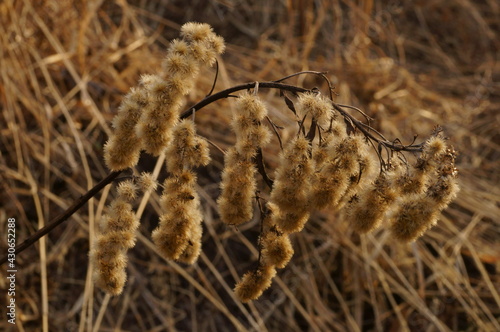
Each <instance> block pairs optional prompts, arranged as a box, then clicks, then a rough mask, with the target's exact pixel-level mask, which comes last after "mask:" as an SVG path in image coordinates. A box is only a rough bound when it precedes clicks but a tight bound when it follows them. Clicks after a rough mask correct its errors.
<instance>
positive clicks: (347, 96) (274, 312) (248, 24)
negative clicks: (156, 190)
mask: <svg viewBox="0 0 500 332" xmlns="http://www.w3.org/2000/svg"><path fill="white" fill-rule="evenodd" d="M0 18H1V20H0V43H1V44H0V61H1V62H0V107H1V109H2V116H1V120H0V130H1V136H0V139H1V143H0V149H1V150H0V152H1V153H0V176H1V185H2V190H1V193H0V202H1V203H0V204H1V205H0V227H1V228H0V229H2V231H1V232H0V233H1V234H4V231H3V230H6V229H7V219H8V218H16V220H17V234H16V235H17V241H18V242H17V243H18V244H20V243H21V241H22V240H24V239H25V238H27V237H28V236H29V235H30V234H32V233H34V232H35V231H36V229H37V228H39V227H41V226H43V225H44V224H46V223H48V221H49V220H50V219H52V218H54V217H55V216H57V215H58V214H60V213H61V212H63V211H64V210H65V209H66V208H67V207H68V206H69V205H71V204H72V202H73V201H74V200H76V199H78V198H79V197H80V196H81V195H83V194H84V193H85V192H87V190H88V189H90V188H92V187H93V186H94V185H95V184H96V183H98V182H99V181H100V180H101V179H103V178H104V177H105V176H106V175H107V174H108V170H107V169H106V166H105V165H104V163H103V158H102V147H103V144H104V142H105V141H106V139H107V137H108V135H109V134H110V132H111V130H110V123H111V120H112V118H113V116H114V115H115V114H116V111H117V107H118V105H119V103H120V101H121V99H122V96H123V95H124V94H126V93H127V91H128V89H129V88H130V87H131V86H134V85H136V84H137V80H138V78H139V77H140V75H141V74H146V73H154V72H157V71H158V70H159V68H160V62H161V59H162V57H163V55H164V52H165V50H166V48H167V47H168V43H169V41H170V40H171V39H173V38H176V37H177V36H178V33H179V27H180V26H181V25H182V24H183V23H185V22H187V21H192V20H195V21H199V22H206V23H209V24H211V25H212V26H213V28H214V30H215V31H216V32H217V33H218V34H219V35H221V36H223V37H224V38H225V40H226V42H227V50H226V53H225V54H224V55H223V56H222V57H221V59H220V61H219V79H218V82H217V86H216V90H221V89H224V88H228V87H230V86H233V85H236V84H241V83H245V82H253V81H270V80H275V79H278V78H281V77H284V76H287V75H289V74H292V73H294V72H297V71H301V70H317V71H328V74H327V76H328V77H329V78H330V80H331V81H332V82H333V84H334V85H335V87H336V89H335V91H336V92H337V94H338V96H337V97H336V98H335V100H336V101H337V102H339V103H345V104H350V105H353V106H356V107H359V108H361V109H362V110H364V111H365V112H366V113H367V114H368V115H369V116H371V117H373V118H374V121H373V126H374V127H375V128H377V129H378V130H380V131H381V132H383V133H384V134H385V135H386V137H388V138H389V139H396V138H399V139H401V141H402V142H403V143H410V142H411V141H412V140H413V137H414V135H416V134H419V135H420V136H419V137H418V138H417V141H418V140H419V139H423V138H425V137H426V136H428V135H429V134H430V133H431V131H432V129H433V128H434V126H435V125H441V126H442V127H443V128H444V132H445V134H446V136H448V137H449V141H450V144H452V145H454V146H455V148H456V149H458V150H459V153H460V154H459V157H458V161H457V167H458V169H459V172H460V173H459V182H460V185H461V191H460V193H459V196H458V198H457V199H456V200H455V201H454V202H453V203H452V204H451V206H450V207H449V208H448V209H447V210H446V211H444V212H443V214H442V217H441V220H440V222H439V223H438V225H437V226H436V227H434V228H433V229H432V230H431V231H429V232H427V233H426V234H425V235H424V236H423V237H422V238H420V239H418V240H417V241H416V242H414V243H411V244H399V243H396V242H395V241H393V240H392V238H391V237H390V236H389V233H388V231H387V229H385V228H384V227H382V228H380V229H379V230H377V231H375V232H373V233H371V234H368V235H361V236H360V235H358V234H356V233H354V232H353V231H352V229H351V228H350V226H349V225H348V224H346V223H345V222H343V221H342V218H340V217H339V216H338V214H337V213H334V212H333V211H320V212H317V213H315V214H314V215H313V216H312V217H311V220H310V222H309V223H308V224H307V226H306V228H305V229H304V230H303V231H302V232H301V233H299V234H296V235H294V236H293V243H294V248H295V255H294V257H293V259H292V261H291V263H290V264H289V265H288V266H287V267H286V268H285V269H283V270H279V271H278V277H277V278H275V280H274V282H273V284H272V286H271V288H270V289H269V290H267V291H266V292H264V294H263V296H262V297H261V298H260V299H259V300H257V301H254V302H253V303H250V304H241V303H239V302H238V301H237V300H236V298H235V297H234V296H233V293H232V288H233V287H234V284H235V282H236V280H238V278H239V276H241V275H242V274H243V273H244V272H246V271H247V270H249V269H250V268H252V267H253V266H254V265H255V262H256V259H257V250H256V243H257V236H258V233H259V222H258V220H257V219H256V220H253V221H251V222H249V223H248V224H245V225H243V226H241V227H239V228H238V229H236V228H231V227H226V226H225V225H223V224H222V223H221V222H220V221H219V219H218V215H217V211H216V204H215V201H216V199H217V195H218V193H219V189H218V181H219V180H220V171H221V168H222V162H223V157H222V155H221V153H220V152H218V151H217V150H216V149H213V150H212V158H213V162H212V163H211V165H209V166H208V167H206V168H203V169H200V172H199V181H198V182H199V193H200V196H201V199H202V208H203V212H204V216H205V226H204V227H205V228H204V237H203V254H202V256H201V257H200V259H199V261H198V263H196V264H195V265H193V266H186V265H180V264H175V263H173V262H166V261H164V260H163V259H162V258H160V256H158V254H157V253H156V252H155V251H154V246H153V245H152V243H151V237H150V234H151V231H152V229H154V228H155V227H156V224H157V217H158V213H159V204H158V198H159V197H158V196H159V195H158V194H153V195H152V196H151V198H150V199H149V200H146V199H143V200H139V201H138V203H137V206H138V213H139V214H140V215H141V227H140V235H139V238H138V242H137V245H136V247H135V248H133V249H132V250H130V252H129V265H128V269H127V274H128V281H127V284H126V286H125V289H124V292H123V294H122V295H121V296H118V297H108V296H106V295H105V294H104V293H103V292H102V291H100V290H99V289H95V288H94V286H93V283H92V280H91V273H90V272H89V266H88V250H89V243H91V242H92V241H93V239H94V237H95V231H96V228H97V223H98V221H99V219H100V217H101V216H102V214H103V213H104V212H105V211H106V205H107V204H109V201H110V200H111V198H112V197H114V195H115V192H114V190H113V188H112V186H108V187H106V188H105V189H104V190H103V191H101V192H100V193H99V194H97V195H96V197H95V198H94V199H92V200H91V201H90V202H89V203H88V204H87V205H86V206H85V207H84V208H82V209H81V210H80V211H78V212H77V213H76V214H75V215H73V216H72V217H71V218H70V219H69V220H68V221H67V222H65V223H64V224H63V225H61V226H60V227H58V228H56V229H55V230H54V231H52V232H51V233H50V234H49V235H48V236H47V237H46V238H44V240H43V241H40V242H38V243H37V244H36V245H34V246H32V247H31V248H29V249H27V250H26V251H25V252H23V253H21V254H19V255H18V256H17V261H16V263H17V265H18V270H19V272H18V274H17V280H16V303H17V306H18V307H17V312H16V313H17V325H16V326H15V329H18V330H20V331H40V330H51V331H499V330H500V321H499V320H500V294H499V289H500V276H499V272H500V241H499V239H500V217H499V216H500V186H499V184H500V183H499V182H500V181H499V180H500V173H499V172H498V169H499V166H500V163H499V156H500V149H499V143H500V131H499V123H500V112H499V110H500V83H499V82H500V62H499V61H500V56H499V54H500V53H499V51H500V39H499V31H500V3H498V1H495V0H481V1H469V0H454V1H431V0H428V1H427V0H420V1H411V2H410V1H372V0H365V1H362V0H359V1H350V0H332V1H326V0H325V1H323V0H317V1H305V0H287V1H263V0H256V1H247V0H239V1H238V0H235V1H229V0H220V1H216V0H193V1H180V0H179V1H149V0H140V1H139V0H136V1H132V0H130V1H127V0H116V1H102V0H101V1H90V0H89V1H83V0H78V1H67V0H62V1H56V0H45V1H43V0H40V1H33V0H31V1H30V0H18V1H14V0H4V1H2V3H0ZM214 76H215V69H213V68H211V69H207V70H206V72H204V73H203V75H201V77H200V79H199V81H198V83H197V85H196V89H195V91H193V92H192V93H191V94H190V95H189V96H188V98H187V100H186V108H188V106H189V105H190V104H193V103H195V102H196V101H198V100H200V99H202V98H203V97H204V96H205V95H206V94H207V93H208V91H210V88H211V85H212V82H213V79H214ZM288 82H289V83H291V84H297V85H301V86H304V87H307V88H312V87H318V88H320V89H322V91H324V89H325V85H324V83H323V82H322V81H321V80H319V79H317V78H316V77H314V76H301V77H299V78H294V79H291V80H289V81H288ZM261 96H262V97H263V98H264V99H265V100H266V102H267V104H268V105H269V107H270V114H271V118H272V119H273V120H274V121H276V122H277V123H278V124H280V125H283V126H285V127H288V126H289V125H290V124H292V120H293V118H292V117H291V116H290V114H288V113H290V112H289V111H288V110H287V109H286V106H285V104H284V102H283V100H282V99H280V98H278V96H277V93H276V92H273V91H264V90H262V91H261ZM231 107H232V104H231V102H230V101H220V102H217V103H215V104H212V105H210V106H208V107H206V108H205V109H204V110H203V111H201V112H199V113H198V114H197V115H196V122H197V126H198V131H199V133H200V134H201V135H203V136H205V137H207V138H208V139H210V140H212V141H213V142H216V143H217V145H219V146H220V147H221V148H227V147H228V146H230V144H232V142H234V137H233V136H232V134H231V131H230V129H229V128H228V122H229V119H230V114H231ZM292 125H293V124H292ZM292 128H295V127H292ZM285 132H286V130H285ZM284 136H285V137H286V134H284ZM273 149H274V150H273ZM278 151H279V146H274V148H273V147H271V148H269V151H266V156H265V157H266V161H267V162H268V165H270V167H272V165H274V164H275V162H276V155H277V153H278ZM155 169H156V170H157V172H158V173H159V178H160V180H161V179H163V178H164V177H165V174H164V173H165V171H164V167H162V165H161V164H160V163H158V162H157V160H156V159H155V158H152V157H149V156H146V155H144V156H143V157H142V159H141V162H140V164H139V165H138V166H137V171H142V170H148V171H153V170H155ZM124 174H125V175H130V174H132V173H131V172H126V173H124ZM6 248H7V246H6V236H3V235H2V238H1V239H0V249H1V252H2V254H1V255H0V256H3V255H4V253H6V252H7V249H6ZM5 271H6V267H5V265H4V266H2V269H1V276H2V277H1V279H0V290H1V295H0V298H2V300H1V303H2V305H1V308H0V313H1V317H2V319H1V320H0V330H7V329H9V328H12V327H11V326H10V324H8V323H7V322H6V318H5V317H6V312H5V310H6V307H5V306H4V305H3V303H6V302H4V300H3V299H4V298H5V299H8V297H7V288H8V286H7V282H6V279H5V275H4V274H5Z"/></svg>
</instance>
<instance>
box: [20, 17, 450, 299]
mask: <svg viewBox="0 0 500 332" xmlns="http://www.w3.org/2000/svg"><path fill="white" fill-rule="evenodd" d="M223 51H224V43H223V40H222V38H221V37H219V36H217V35H216V34H215V33H214V32H213V31H212V29H211V27H210V26H208V25H207V24H199V23H187V24H185V25H184V26H183V27H182V29H181V39H179V40H174V41H173V42H172V43H171V44H170V48H169V49H168V51H167V56H166V58H165V59H164V61H163V68H162V71H161V73H159V74H155V75H145V76H143V77H142V78H141V80H140V82H139V84H138V86H137V87H134V88H132V89H131V90H130V92H129V93H128V94H127V95H126V96H125V98H124V99H123V102H122V105H121V106H120V108H119V110H118V114H117V115H116V117H115V119H114V121H113V127H114V132H113V135H112V136H111V137H110V138H109V140H108V142H107V143H106V145H105V148H104V159H105V161H106V164H107V166H108V167H109V169H111V170H112V173H111V174H110V175H109V176H108V177H107V178H106V179H104V180H103V181H101V183H100V184H98V185H97V186H96V188H94V189H93V190H91V191H90V192H89V193H88V194H86V195H85V196H84V197H82V199H81V201H80V202H77V203H78V204H83V203H84V202H85V200H86V199H89V198H90V197H92V196H93V195H95V193H96V192H97V191H98V190H100V189H101V188H102V187H104V186H105V185H106V184H109V183H110V182H112V181H113V180H114V179H116V178H117V176H118V175H119V174H120V173H121V171H122V170H124V169H127V168H130V167H134V166H135V165H136V164H137V163H138V161H139V158H140V153H141V151H145V152H146V153H148V154H151V155H153V156H158V155H160V154H162V153H165V154H166V160H167V161H166V169H167V172H168V177H167V179H166V180H165V182H164V184H163V194H162V196H161V208H162V214H161V216H160V218H159V223H158V227H157V228H156V229H155V230H154V231H153V234H152V238H153V241H154V243H155V244H156V246H157V249H158V252H159V253H160V254H161V255H162V256H163V257H164V258H166V259H173V260H177V261H181V262H185V263H189V264H192V263H194V262H195V261H196V259H197V258H198V256H199V254H200V250H201V238H202V220H203V215H202V213H201V211H200V199H199V197H198V194H197V193H196V179H197V177H196V173H195V172H196V168H197V167H200V166H206V165H207V164H208V163H209V161H210V157H209V154H208V151H209V149H208V145H209V144H208V142H207V141H206V140H205V139H204V138H202V137H201V136H199V135H197V134H196V128H195V124H194V116H193V119H190V117H191V116H192V115H194V114H195V112H198V111H199V110H201V109H202V108H203V107H205V106H207V105H209V104H211V103H213V102H216V101H217V100H220V99H223V98H228V97H236V98H235V99H236V101H235V107H234V114H233V117H232V122H231V128H232V130H233V131H234V134H235V136H236V143H235V145H234V146H233V147H231V148H229V149H227V151H225V156H224V169H223V171H222V175H221V177H222V181H221V184H220V188H221V194H220V197H219V199H218V207H219V212H220V217H221V219H222V221H223V222H224V223H226V224H227V225H240V224H242V223H244V222H247V221H249V220H251V219H252V218H258V219H260V229H261V231H260V237H259V259H258V262H257V264H256V267H255V269H253V270H251V271H249V272H247V273H246V274H245V275H244V276H243V277H242V278H241V280H240V281H239V282H237V284H236V287H235V293H236V295H237V296H238V297H239V298H240V299H241V301H243V302H246V301H251V300H254V299H256V298H258V297H259V296H260V295H261V294H262V292H263V291H264V290H265V289H266V288H268V287H269V286H270V285H271V282H272V278H273V277H274V276H275V275H276V269H281V268H284V267H285V266H286V265H287V263H288V262H289V261H290V259H291V258H292V255H293V247H292V242H291V239H290V235H291V234H293V233H296V232H300V231H301V230H302V229H303V228H304V226H305V224H306V223H307V221H308V219H309V216H310V214H311V213H312V212H314V211H315V210H318V209H325V208H329V209H333V210H342V211H343V212H344V218H345V220H346V221H347V222H349V224H351V225H352V227H353V228H354V229H355V230H357V231H359V232H362V233H364V232H368V231H371V230H373V229H375V228H376V227H379V226H380V225H384V224H385V226H387V227H388V228H389V229H390V230H391V234H392V235H393V237H394V238H395V239H397V240H400V241H413V240H415V239H416V238H418V237H419V236H421V235H422V234H423V233H424V232H425V231H426V230H427V229H429V228H430V227H432V226H433V225H434V224H435V223H436V221H437V219H438V218H439V214H440V211H442V210H443V209H444V208H446V206H447V205H448V204H449V203H450V202H451V200H453V198H454V197H455V195H456V193H457V191H458V186H457V182H456V177H457V171H456V169H455V166H454V161H455V156H456V152H455V151H454V150H453V148H451V147H448V146H447V144H446V139H445V138H444V136H443V134H442V133H441V130H440V129H439V128H436V130H435V131H434V132H433V133H432V134H431V136H430V138H428V139H427V140H425V141H424V142H422V143H419V144H417V143H415V142H412V143H411V144H407V145H405V144H402V143H401V141H400V140H398V139H396V140H388V139H386V138H385V137H384V136H383V135H382V134H381V133H379V132H378V131H376V130H375V129H374V128H372V127H371V125H370V121H369V120H370V118H369V117H368V116H367V115H365V114H364V113H363V112H361V111H360V110H359V109H357V108H355V107H352V106H348V105H341V104H338V103H336V102H335V101H334V96H333V87H332V85H331V84H330V81H329V80H328V77H327V76H326V74H325V73H321V72H312V71H305V72H299V73H296V74H292V75H289V76H287V77H284V78H282V79H280V80H276V81H272V82H253V83H247V84H243V85H238V86H234V87H232V88H229V89H226V90H223V91H220V92H218V93H215V94H212V93H209V95H207V96H206V97H205V98H204V99H203V100H202V101H200V102H199V103H197V104H195V105H193V106H191V107H189V108H188V109H187V110H186V111H185V112H183V113H182V112H181V108H182V105H183V102H184V96H185V95H186V94H188V93H189V92H190V91H191V90H192V89H193V87H194V84H195V78H196V76H197V75H198V74H199V72H200V70H201V67H202V66H212V65H214V64H216V62H217V60H216V59H217V56H218V55H219V54H221V53H222V52H223ZM298 75H316V76H318V77H319V78H321V79H322V80H324V81H325V82H326V83H327V85H328V91H326V92H323V93H321V92H320V91H319V90H318V89H316V88H314V89H306V88H303V87H299V86H294V85H289V84H285V83H283V81H285V80H288V79H291V78H293V77H296V76H298ZM262 89H275V90H277V91H279V93H280V96H281V97H282V98H283V99H284V101H285V104H286V106H287V107H288V109H287V110H286V112H291V115H292V116H293V117H295V119H296V123H297V130H296V131H295V134H293V135H292V137H291V138H290V139H287V140H285V141H283V140H282V134H281V128H280V127H279V126H277V125H276V124H275V123H274V122H273V120H272V119H271V118H270V117H269V115H268V111H267V107H266V104H265V103H264V101H262V100H261V99H260V97H259V91H260V90H262ZM238 91H242V93H241V94H239V95H236V94H235V93H237V92H238ZM355 114H361V115H362V116H363V119H364V120H363V121H361V120H359V119H358V118H357V116H355ZM273 132H274V135H276V138H277V140H278V141H279V143H280V144H282V145H283V146H282V151H281V154H280V156H279V163H278V165H277V166H276V169H275V170H274V175H272V176H270V174H269V172H268V170H266V167H265V166H266V163H265V149H264V148H265V146H266V144H268V143H269V142H270V141H271V138H272V136H273V134H272V133H273ZM412 158H413V159H415V161H414V162H412ZM377 164H378V167H377ZM257 174H260V178H261V181H260V180H259V178H258V177H257ZM155 186H156V184H155V180H154V179H153V178H152V177H151V175H148V174H145V175H142V176H141V177H138V178H134V179H133V180H126V181H123V182H121V183H120V184H119V185H118V187H117V188H118V189H117V192H118V194H117V197H116V198H115V200H114V201H113V202H112V203H111V205H110V206H109V209H108V214H107V215H105V217H104V218H103V220H102V221H101V227H100V235H99V236H98V239H97V241H96V243H95V246H94V248H92V250H91V253H90V257H91V260H92V262H93V264H94V267H95V271H96V273H95V280H96V282H97V285H98V286H100V287H101V288H102V289H103V290H105V291H106V292H108V293H110V294H120V293H121V291H122V289H123V285H124V284H125V280H126V274H125V267H126V264H127V260H126V251H127V250H128V249H130V248H132V247H133V246H134V244H135V232H136V230H137V227H138V225H139V221H138V220H137V219H136V217H135V214H134V212H133V210H132V202H133V200H134V199H135V197H136V196H137V190H138V188H140V189H141V190H143V191H144V190H154V189H155ZM78 204H76V205H75V206H73V207H72V208H70V209H69V210H68V212H67V213H66V214H65V215H63V216H62V217H61V218H60V219H58V220H56V221H55V223H54V224H52V225H51V226H50V227H52V228H46V229H42V230H41V231H39V232H38V233H37V234H35V235H34V236H33V237H32V238H31V239H29V241H27V242H26V245H25V247H27V246H29V245H30V243H33V242H34V241H36V240H37V239H38V238H40V237H41V236H43V235H44V234H46V233H47V232H48V231H50V229H53V228H54V227H55V226H57V225H58V224H60V223H61V222H62V221H64V220H65V218H67V216H69V215H71V213H74V211H76V210H77V209H78V208H79V207H80V206H81V205H78ZM256 211H257V212H258V213H255V212H256ZM25 247H23V246H21V247H20V248H19V249H18V251H19V250H23V249H24V248H25Z"/></svg>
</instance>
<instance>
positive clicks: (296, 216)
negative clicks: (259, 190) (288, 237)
mask: <svg viewBox="0 0 500 332" xmlns="http://www.w3.org/2000/svg"><path fill="white" fill-rule="evenodd" d="M267 207H268V208H269V210H270V211H271V215H270V218H271V219H270V223H271V224H273V225H275V226H276V228H277V229H278V230H279V231H280V232H283V233H285V234H291V233H297V232H300V231H301V230H302V229H303V228H304V226H305V224H306V223H307V221H308V220H309V211H308V207H307V206H302V205H296V206H295V207H294V208H293V209H281V208H280V207H279V206H278V205H277V204H273V203H272V202H268V203H267Z"/></svg>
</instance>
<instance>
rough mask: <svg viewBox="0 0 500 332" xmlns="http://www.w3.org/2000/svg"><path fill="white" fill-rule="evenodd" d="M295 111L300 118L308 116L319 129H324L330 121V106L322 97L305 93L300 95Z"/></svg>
mask: <svg viewBox="0 0 500 332" xmlns="http://www.w3.org/2000/svg"><path fill="white" fill-rule="evenodd" d="M296 109H297V112H298V114H299V116H300V117H301V118H302V117H304V116H305V115H307V114H310V115H311V116H312V117H313V119H314V120H316V122H317V123H318V124H319V125H320V126H321V127H324V126H326V125H327V124H328V122H329V120H330V115H331V112H332V105H331V103H330V101H329V100H328V99H326V98H325V97H323V96H322V95H320V94H317V93H308V92H306V93H302V94H300V96H299V98H298V100H297V107H296Z"/></svg>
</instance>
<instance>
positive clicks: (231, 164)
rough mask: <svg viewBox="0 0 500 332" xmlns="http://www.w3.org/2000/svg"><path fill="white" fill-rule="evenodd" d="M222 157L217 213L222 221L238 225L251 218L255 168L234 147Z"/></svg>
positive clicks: (254, 188) (255, 185)
mask: <svg viewBox="0 0 500 332" xmlns="http://www.w3.org/2000/svg"><path fill="white" fill-rule="evenodd" d="M224 159H225V161H224V170H223V171H222V181H221V195H220V197H219V199H218V200H217V204H218V206H219V213H220V216H221V220H222V221H223V222H224V223H226V224H228V225H239V224H241V223H244V222H246V221H249V220H250V219H252V215H253V199H254V196H255V190H256V187H257V184H256V182H255V173H256V171H257V170H256V168H255V165H254V164H253V162H252V161H250V160H248V159H246V158H243V156H242V155H241V154H240V153H239V152H238V151H237V150H236V148H234V147H233V148H231V149H229V150H228V152H227V153H226V156H225V158H224Z"/></svg>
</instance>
